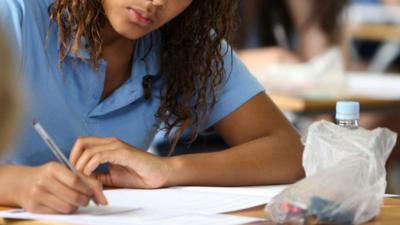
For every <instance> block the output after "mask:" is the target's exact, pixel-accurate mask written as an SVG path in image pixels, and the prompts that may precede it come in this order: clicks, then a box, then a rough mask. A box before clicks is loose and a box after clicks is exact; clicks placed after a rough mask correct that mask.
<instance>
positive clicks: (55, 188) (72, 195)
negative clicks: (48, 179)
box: [45, 181, 90, 207]
mask: <svg viewBox="0 0 400 225" xmlns="http://www.w3.org/2000/svg"><path fill="white" fill-rule="evenodd" d="M45 190H46V191H48V192H49V193H50V194H52V195H56V196H57V197H58V198H59V199H61V200H62V201H64V202H66V203H68V204H70V205H72V206H75V207H80V206H87V205H88V204H89V199H90V198H89V196H88V195H85V194H82V193H80V192H77V191H76V190H74V189H72V188H71V187H67V186H65V184H62V183H60V182H57V181H55V182H52V184H51V185H47V186H46V187H45Z"/></svg>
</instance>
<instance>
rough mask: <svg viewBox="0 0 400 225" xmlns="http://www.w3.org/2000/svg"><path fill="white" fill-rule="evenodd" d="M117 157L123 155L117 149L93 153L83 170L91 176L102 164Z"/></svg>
mask: <svg viewBox="0 0 400 225" xmlns="http://www.w3.org/2000/svg"><path fill="white" fill-rule="evenodd" d="M115 157H121V156H120V155H119V154H118V151H117V150H113V151H102V152H99V153H96V154H94V155H92V157H91V158H90V159H89V161H88V162H87V163H86V164H85V165H84V166H83V168H82V172H83V174H85V175H86V176H90V174H92V173H93V171H95V170H96V168H97V167H98V166H99V165H100V164H103V163H107V162H114V161H115V160H114V158H115Z"/></svg>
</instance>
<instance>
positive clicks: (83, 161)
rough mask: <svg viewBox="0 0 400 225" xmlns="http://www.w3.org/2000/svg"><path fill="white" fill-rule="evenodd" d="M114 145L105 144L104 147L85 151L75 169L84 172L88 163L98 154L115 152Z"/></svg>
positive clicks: (99, 146) (95, 147)
mask: <svg viewBox="0 0 400 225" xmlns="http://www.w3.org/2000/svg"><path fill="white" fill-rule="evenodd" d="M114 148H115V147H114V144H113V143H108V144H103V145H97V146H93V147H90V148H88V149H85V151H83V153H82V154H81V155H80V157H79V159H78V160H77V162H76V164H75V168H76V169H77V170H79V171H82V170H83V168H84V167H85V166H86V164H87V163H88V161H89V160H90V159H91V158H92V157H93V156H94V155H96V154H97V153H100V152H103V151H110V150H114Z"/></svg>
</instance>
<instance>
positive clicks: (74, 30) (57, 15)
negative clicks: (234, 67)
mask: <svg viewBox="0 0 400 225" xmlns="http://www.w3.org/2000/svg"><path fill="white" fill-rule="evenodd" d="M101 2H102V1H101V0H56V1H55V2H54V4H53V5H52V6H51V8H50V17H51V20H52V21H55V22H56V23H57V25H58V27H59V39H60V43H59V44H60V51H59V63H60V65H61V64H62V62H63V60H64V57H65V53H66V52H68V51H72V52H75V53H77V51H79V49H80V45H81V43H80V40H81V37H84V38H85V39H86V41H87V44H88V46H87V47H88V49H89V51H90V55H91V59H90V63H91V65H92V66H93V67H94V68H96V69H97V68H98V59H99V57H100V54H101V51H102V36H101V29H102V28H103V26H104V25H105V24H106V22H107V18H106V16H105V15H104V9H103V6H102V3H101ZM238 3H239V0H217V1H216V0H201V1H200V0H194V1H193V2H192V3H191V5H190V6H189V7H188V8H187V9H186V10H185V11H184V12H183V13H182V14H180V15H179V16H177V17H176V18H174V19H173V20H171V21H170V22H168V23H167V24H166V25H164V26H163V27H161V28H160V33H161V43H162V45H161V46H162V47H161V56H160V58H161V63H160V64H161V65H160V71H159V72H158V75H159V77H162V78H163V79H164V80H165V86H164V88H163V89H162V92H161V94H160V96H161V105H160V107H159V109H158V112H157V114H156V115H155V116H156V117H157V118H159V119H160V121H161V122H163V123H164V124H165V129H166V130H167V135H168V136H170V137H174V138H175V140H177V137H179V136H180V134H181V133H182V131H183V130H184V129H185V128H186V127H188V126H192V127H193V128H194V129H193V133H192V140H194V139H195V137H196V136H197V133H198V131H199V128H200V126H201V125H202V123H203V122H204V120H205V119H206V118H207V115H208V113H209V112H210V110H211V109H212V108H213V107H214V105H215V102H216V92H217V90H218V88H219V86H220V84H221V83H222V82H223V78H224V75H225V72H224V60H223V57H224V54H226V52H221V42H222V41H223V40H224V39H225V40H227V41H228V42H229V41H230V39H231V36H232V34H233V32H234V31H235V29H236V27H237V24H238V21H237V18H238V16H237V13H238V10H237V7H238ZM177 65H178V66H177ZM143 88H144V89H145V93H146V92H147V93H148V92H149V90H146V89H148V88H147V87H146V85H144V86H143ZM177 128H179V129H177Z"/></svg>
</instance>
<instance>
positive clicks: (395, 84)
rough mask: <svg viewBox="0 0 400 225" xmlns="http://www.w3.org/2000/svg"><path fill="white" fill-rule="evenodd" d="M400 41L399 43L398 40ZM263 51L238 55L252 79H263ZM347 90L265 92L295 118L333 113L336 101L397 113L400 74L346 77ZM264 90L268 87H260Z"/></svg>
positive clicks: (257, 50)
mask: <svg viewBox="0 0 400 225" xmlns="http://www.w3.org/2000/svg"><path fill="white" fill-rule="evenodd" d="M399 40H400V39H399ZM265 51H266V49H265V48H261V49H251V50H243V51H239V52H238V55H239V57H240V58H241V59H242V61H243V63H244V64H245V65H246V66H247V67H248V68H249V70H250V71H251V72H252V73H253V74H254V75H255V76H256V77H259V78H260V76H263V74H264V73H265V71H266V68H265V67H266V64H267V62H265V59H264V58H263V55H264V53H265ZM346 77H347V87H346V91H345V93H341V94H340V96H339V95H337V96H318V95H315V96H304V95H301V94H298V93H294V92H293V93H291V92H276V91H273V90H271V91H268V95H269V96H270V97H271V98H272V100H273V101H274V102H275V104H276V105H277V106H278V107H279V108H280V109H281V110H282V111H290V112H295V113H298V114H313V113H329V112H330V113H334V112H335V104H336V101H338V100H355V101H359V102H360V104H361V110H362V111H388V110H389V111H390V110H400V74H380V73H354V72H353V73H346ZM260 80H261V79H260ZM264 86H265V87H266V88H267V89H268V88H269V87H268V84H264Z"/></svg>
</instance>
